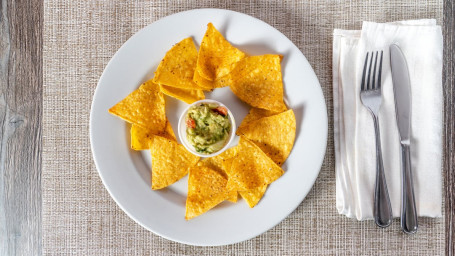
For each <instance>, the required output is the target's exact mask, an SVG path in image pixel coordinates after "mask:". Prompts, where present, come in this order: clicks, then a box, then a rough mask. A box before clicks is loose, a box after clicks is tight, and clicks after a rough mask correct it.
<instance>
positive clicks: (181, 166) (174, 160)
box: [151, 136, 199, 189]
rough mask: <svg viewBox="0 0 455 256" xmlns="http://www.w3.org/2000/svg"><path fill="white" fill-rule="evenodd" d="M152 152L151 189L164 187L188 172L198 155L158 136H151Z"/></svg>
mask: <svg viewBox="0 0 455 256" xmlns="http://www.w3.org/2000/svg"><path fill="white" fill-rule="evenodd" d="M151 153H152V189H161V188H165V187H167V186H169V185H171V184H173V183H174V182H176V181H178V180H179V179H181V178H182V177H184V176H185V175H186V174H187V173H188V168H189V167H192V166H194V165H195V164H196V163H197V162H198V161H199V157H198V156H195V155H193V154H191V153H190V152H188V151H187V150H186V149H185V147H183V145H180V144H178V143H177V142H176V141H173V140H169V139H166V138H163V137H160V136H155V137H154V138H153V143H152V147H151Z"/></svg>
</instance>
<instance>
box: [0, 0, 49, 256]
mask: <svg viewBox="0 0 455 256" xmlns="http://www.w3.org/2000/svg"><path fill="white" fill-rule="evenodd" d="M0 9H1V14H0V15H1V16H0V19H1V20H0V35H1V43H0V127H1V128H0V129H1V130H0V131H1V133H0V255H39V254H41V117H42V89H43V88H42V86H43V74H42V25H43V1H42V0H20V1H15V0H2V1H1V4H0Z"/></svg>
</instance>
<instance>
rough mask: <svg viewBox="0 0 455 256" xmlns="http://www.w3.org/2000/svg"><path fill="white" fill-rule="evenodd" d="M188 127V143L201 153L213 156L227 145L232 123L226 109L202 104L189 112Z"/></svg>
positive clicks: (215, 105) (212, 104)
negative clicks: (212, 154)
mask: <svg viewBox="0 0 455 256" xmlns="http://www.w3.org/2000/svg"><path fill="white" fill-rule="evenodd" d="M186 127H187V128H186V139H187V141H188V143H190V144H191V145H193V147H194V149H195V150H196V151H197V152H199V153H202V154H211V153H214V152H216V151H218V150H220V149H221V148H223V146H224V145H225V144H226V140H227V139H228V138H229V131H230V130H231V123H230V122H229V117H228V113H227V109H226V108H225V107H222V106H220V105H218V104H215V103H201V104H197V105H195V106H192V107H191V108H190V109H189V110H188V114H187V116H186Z"/></svg>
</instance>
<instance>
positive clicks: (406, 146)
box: [389, 44, 418, 234]
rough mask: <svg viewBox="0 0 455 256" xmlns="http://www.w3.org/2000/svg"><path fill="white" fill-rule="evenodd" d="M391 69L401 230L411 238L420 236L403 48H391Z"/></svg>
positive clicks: (409, 106) (409, 101) (406, 72)
mask: <svg viewBox="0 0 455 256" xmlns="http://www.w3.org/2000/svg"><path fill="white" fill-rule="evenodd" d="M389 50H390V67H391V69H392V81H393V94H394V95H395V111H396V117H397V125H398V131H399V134H400V144H401V173H402V174H401V175H402V176H401V221H400V223H401V229H402V230H403V231H404V232H405V233H408V234H413V233H415V232H417V228H418V223H417V212H416V205H415V198H414V187H413V184H412V170H411V155H410V147H411V145H410V144H411V143H410V137H411V81H410V79H409V71H408V65H407V63H406V59H405V57H404V54H403V52H402V51H401V49H400V47H398V45H396V44H392V45H390V47H389Z"/></svg>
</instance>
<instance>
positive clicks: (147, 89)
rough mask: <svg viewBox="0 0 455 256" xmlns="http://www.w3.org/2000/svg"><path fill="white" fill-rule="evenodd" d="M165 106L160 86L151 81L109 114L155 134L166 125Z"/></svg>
mask: <svg viewBox="0 0 455 256" xmlns="http://www.w3.org/2000/svg"><path fill="white" fill-rule="evenodd" d="M164 105H165V102H164V97H163V94H162V93H161V92H160V89H159V86H158V85H157V84H155V83H153V82H152V81H151V80H149V81H147V82H145V83H143V84H142V85H141V86H140V87H139V89H137V90H135V91H133V92H132V93H130V95H128V96H127V97H126V98H124V99H123V100H121V101H120V102H119V103H117V104H116V105H115V106H113V107H112V108H110V109H109V113H111V114H113V115H116V116H118V117H120V118H122V119H123V120H125V121H127V122H129V123H132V124H135V125H137V126H139V127H141V128H144V129H146V130H148V131H149V132H151V133H154V134H155V133H158V132H160V131H162V130H164V127H165V125H166V114H165V109H164Z"/></svg>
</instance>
